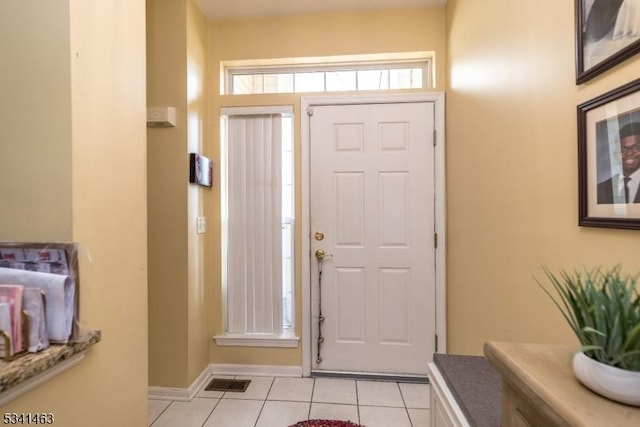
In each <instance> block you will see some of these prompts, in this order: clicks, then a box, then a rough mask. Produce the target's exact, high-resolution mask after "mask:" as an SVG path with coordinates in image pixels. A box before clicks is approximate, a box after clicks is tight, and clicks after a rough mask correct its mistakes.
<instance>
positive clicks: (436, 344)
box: [435, 334, 438, 352]
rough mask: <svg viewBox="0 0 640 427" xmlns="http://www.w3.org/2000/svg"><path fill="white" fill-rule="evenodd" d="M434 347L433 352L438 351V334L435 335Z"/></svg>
mask: <svg viewBox="0 0 640 427" xmlns="http://www.w3.org/2000/svg"><path fill="white" fill-rule="evenodd" d="M435 347H436V349H435V351H436V352H437V351H438V334H436V335H435Z"/></svg>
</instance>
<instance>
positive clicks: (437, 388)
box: [428, 363, 469, 427]
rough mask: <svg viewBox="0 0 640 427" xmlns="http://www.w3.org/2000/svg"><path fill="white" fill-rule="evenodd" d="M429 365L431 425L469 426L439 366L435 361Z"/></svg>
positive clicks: (434, 426) (436, 426) (444, 426)
mask: <svg viewBox="0 0 640 427" xmlns="http://www.w3.org/2000/svg"><path fill="white" fill-rule="evenodd" d="M428 366H429V383H430V384H431V427H469V423H468V422H467V419H466V417H465V416H464V414H463V412H462V410H461V409H460V406H459V405H458V403H457V402H456V400H455V398H454V397H453V394H451V391H450V390H449V387H448V386H447V384H446V382H445V380H444V378H443V377H442V374H441V373H440V371H439V370H438V367H437V366H436V365H435V364H433V363H429V365H428Z"/></svg>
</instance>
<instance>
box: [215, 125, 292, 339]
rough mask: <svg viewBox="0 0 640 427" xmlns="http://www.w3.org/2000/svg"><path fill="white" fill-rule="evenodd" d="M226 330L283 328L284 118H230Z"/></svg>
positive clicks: (251, 331)
mask: <svg viewBox="0 0 640 427" xmlns="http://www.w3.org/2000/svg"><path fill="white" fill-rule="evenodd" d="M227 156H228V157H227V165H228V170H227V174H228V175H227V209H228V211H227V214H228V218H227V227H228V228H227V236H226V241H227V265H226V271H227V300H228V306H227V309H228V312H227V314H228V316H227V317H228V333H233V334H256V333H259V334H280V333H282V176H281V175H282V118H281V115H280V114H260V115H236V116H229V118H228V140H227Z"/></svg>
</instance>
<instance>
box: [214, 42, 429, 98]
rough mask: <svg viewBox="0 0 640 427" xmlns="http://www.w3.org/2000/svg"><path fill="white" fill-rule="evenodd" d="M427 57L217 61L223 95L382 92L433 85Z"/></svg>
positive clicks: (415, 54) (417, 54)
mask: <svg viewBox="0 0 640 427" xmlns="http://www.w3.org/2000/svg"><path fill="white" fill-rule="evenodd" d="M432 65H433V60H432V55H431V54H430V53H429V52H409V53H401V54H385V55H347V56H332V57H316V58H293V59H281V60H273V59H272V60H256V61H227V62H223V63H222V67H223V69H224V81H225V82H224V84H223V87H222V90H221V93H222V94H228V95H251V94H274V93H311V92H340V91H365V90H366V91H384V90H396V89H423V88H432V87H433V72H432Z"/></svg>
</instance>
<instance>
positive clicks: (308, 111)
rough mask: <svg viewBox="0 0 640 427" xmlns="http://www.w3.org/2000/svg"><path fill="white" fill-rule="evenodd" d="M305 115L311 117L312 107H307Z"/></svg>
mask: <svg viewBox="0 0 640 427" xmlns="http://www.w3.org/2000/svg"><path fill="white" fill-rule="evenodd" d="M307 115H308V116H313V107H307Z"/></svg>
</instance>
